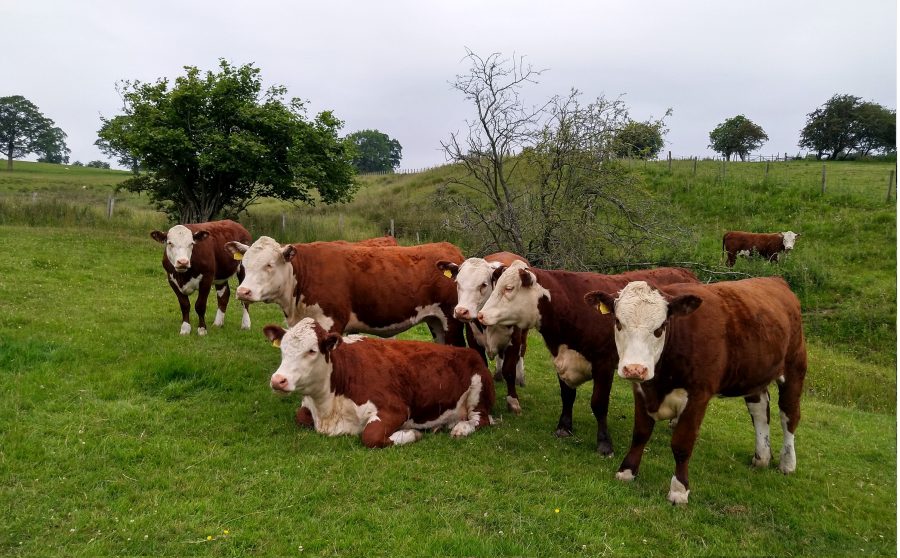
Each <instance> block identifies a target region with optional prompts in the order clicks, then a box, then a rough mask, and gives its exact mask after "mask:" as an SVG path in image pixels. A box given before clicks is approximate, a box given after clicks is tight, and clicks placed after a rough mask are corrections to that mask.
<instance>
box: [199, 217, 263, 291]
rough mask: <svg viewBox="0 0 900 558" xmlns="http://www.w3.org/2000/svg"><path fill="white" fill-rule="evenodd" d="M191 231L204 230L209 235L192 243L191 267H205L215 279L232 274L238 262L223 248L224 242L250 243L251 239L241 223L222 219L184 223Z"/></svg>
mask: <svg viewBox="0 0 900 558" xmlns="http://www.w3.org/2000/svg"><path fill="white" fill-rule="evenodd" d="M185 227H187V228H188V229H189V230H190V231H191V232H192V233H197V232H198V231H206V232H208V233H209V237H208V238H206V239H205V240H202V241H200V242H197V243H196V244H194V249H193V253H192V254H191V267H193V268H195V269H201V268H202V269H205V270H209V271H212V272H214V273H215V277H216V279H225V278H228V277H231V276H232V275H234V273H235V272H236V271H237V268H238V265H240V263H239V262H238V261H237V260H235V259H234V257H233V256H232V255H231V252H229V251H228V250H226V249H225V244H226V243H227V242H231V241H233V240H234V241H237V242H240V243H242V244H250V243H251V242H252V241H253V239H252V237H251V236H250V233H249V232H248V231H247V229H245V228H244V227H243V225H241V224H240V223H236V222H234V221H231V220H230V219H224V220H222V221H209V222H207V223H191V224H187V225H185Z"/></svg>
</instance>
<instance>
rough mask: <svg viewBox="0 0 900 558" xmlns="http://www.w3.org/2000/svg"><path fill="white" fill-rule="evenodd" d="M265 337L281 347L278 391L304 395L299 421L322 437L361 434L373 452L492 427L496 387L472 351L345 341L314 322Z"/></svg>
mask: <svg viewBox="0 0 900 558" xmlns="http://www.w3.org/2000/svg"><path fill="white" fill-rule="evenodd" d="M263 331H264V332H265V334H266V337H268V338H269V340H270V341H272V342H273V343H275V344H276V345H277V346H280V348H281V365H280V366H279V367H278V370H276V371H275V373H274V374H272V379H271V385H272V389H274V390H276V391H281V392H288V393H289V392H294V391H299V392H300V393H301V394H302V395H303V403H302V406H301V407H300V409H298V411H297V418H298V422H300V423H302V424H304V425H306V426H311V427H313V428H315V430H316V431H317V432H321V433H322V434H327V435H329V436H338V435H340V434H351V435H358V434H361V435H362V442H363V444H365V445H366V447H370V448H382V447H385V446H390V445H402V444H408V443H411V442H415V441H418V440H419V439H420V438H421V437H422V432H421V431H422V430H437V429H440V428H447V429H448V430H450V435H451V436H453V437H454V438H456V437H462V436H468V435H469V434H471V433H472V432H474V431H475V430H476V429H478V428H480V427H482V426H485V425H487V424H490V422H491V417H490V412H491V408H492V407H493V405H494V384H493V382H492V380H491V376H490V372H489V371H488V369H487V366H486V365H485V363H484V361H483V360H482V359H481V357H480V356H479V355H478V353H477V352H475V351H473V350H471V349H465V348H460V347H449V346H445V345H435V344H434V343H423V342H421V341H393V340H384V339H373V338H371V337H363V336H359V335H353V336H348V337H344V338H342V337H341V335H340V334H338V333H333V332H328V331H327V330H325V329H324V328H322V326H320V325H319V324H318V323H317V322H316V321H315V320H313V319H312V318H304V319H302V320H300V322H299V323H298V324H297V325H295V326H294V327H292V328H291V329H290V330H288V331H285V330H284V329H282V328H281V327H280V326H277V325H268V326H266V327H265V328H264V330H263Z"/></svg>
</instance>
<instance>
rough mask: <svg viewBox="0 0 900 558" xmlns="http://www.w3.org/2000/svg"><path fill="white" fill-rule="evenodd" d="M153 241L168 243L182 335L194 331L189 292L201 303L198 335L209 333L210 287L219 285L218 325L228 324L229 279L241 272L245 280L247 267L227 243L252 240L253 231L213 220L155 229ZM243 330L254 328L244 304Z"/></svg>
mask: <svg viewBox="0 0 900 558" xmlns="http://www.w3.org/2000/svg"><path fill="white" fill-rule="evenodd" d="M150 236H151V237H152V238H153V240H155V241H157V242H159V243H161V244H164V245H165V247H166V251H165V254H163V259H162V265H163V269H165V270H166V275H167V276H168V279H169V286H170V287H172V290H173V291H174V292H175V296H176V297H178V304H179V306H181V335H188V334H189V333H190V332H191V320H190V313H191V301H190V299H189V298H188V295H190V294H192V293H193V292H194V291H197V302H196V303H194V309H195V310H196V312H197V317H198V318H199V322H198V324H197V334H198V335H206V299H207V298H209V290H210V288H211V287H212V285H213V284H215V285H216V298H217V299H218V310H217V311H216V320H215V321H214V322H213V325H214V326H217V327H221V326H222V325H223V324H224V323H225V309H226V308H228V300H229V298H230V294H231V290H230V289H229V287H228V279H229V278H230V277H231V276H232V275H235V274H237V277H238V282H240V281H242V280H243V279H244V270H243V267H241V265H240V262H239V261H236V260H235V259H234V258H233V257H232V255H231V252H229V251H228V250H226V249H225V244H226V243H227V242H231V241H236V242H242V243H245V244H246V243H249V242H250V241H251V237H250V233H249V232H247V229H245V228H244V227H242V226H241V225H240V224H239V223H235V222H234V221H229V220H225V221H210V222H208V223H197V224H190V225H175V226H174V227H172V228H171V229H169V230H168V231H167V232H162V231H153V232H151V233H150ZM241 329H250V314H249V313H248V312H247V304H244V314H243V317H242V319H241Z"/></svg>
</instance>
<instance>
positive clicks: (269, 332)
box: [263, 324, 286, 347]
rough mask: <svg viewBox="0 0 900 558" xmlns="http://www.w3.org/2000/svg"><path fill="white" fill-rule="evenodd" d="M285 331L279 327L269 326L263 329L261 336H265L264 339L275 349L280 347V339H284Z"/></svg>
mask: <svg viewBox="0 0 900 558" xmlns="http://www.w3.org/2000/svg"><path fill="white" fill-rule="evenodd" d="M285 333H286V332H285V330H284V328H283V327H281V326H280V325H275V324H269V325H267V326H266V327H264V328H263V334H264V335H265V336H266V339H268V340H269V341H271V342H272V345H273V346H275V347H280V346H281V338H282V337H284V334H285Z"/></svg>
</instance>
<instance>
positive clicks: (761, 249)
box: [722, 231, 784, 266]
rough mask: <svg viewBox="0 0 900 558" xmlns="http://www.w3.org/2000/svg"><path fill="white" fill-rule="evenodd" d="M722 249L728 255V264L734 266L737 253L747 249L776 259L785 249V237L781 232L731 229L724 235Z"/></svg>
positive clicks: (769, 258)
mask: <svg viewBox="0 0 900 558" xmlns="http://www.w3.org/2000/svg"><path fill="white" fill-rule="evenodd" d="M722 249H723V250H724V251H725V253H726V254H727V257H728V261H727V264H728V265H729V266H733V265H734V262H735V260H736V259H737V253H738V252H740V251H741V250H747V251H749V252H750V253H751V254H753V253H754V252H755V253H757V254H759V255H760V256H762V257H763V258H765V259H767V260H774V259H775V258H776V257H777V256H778V254H779V253H780V252H783V251H784V237H783V236H782V235H781V234H779V233H749V232H742V231H729V232H727V233H725V235H724V236H723V237H722Z"/></svg>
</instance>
